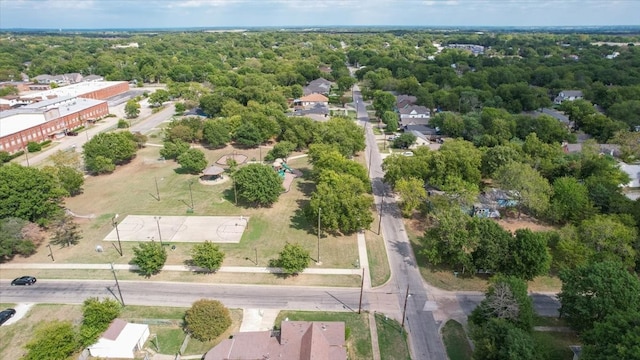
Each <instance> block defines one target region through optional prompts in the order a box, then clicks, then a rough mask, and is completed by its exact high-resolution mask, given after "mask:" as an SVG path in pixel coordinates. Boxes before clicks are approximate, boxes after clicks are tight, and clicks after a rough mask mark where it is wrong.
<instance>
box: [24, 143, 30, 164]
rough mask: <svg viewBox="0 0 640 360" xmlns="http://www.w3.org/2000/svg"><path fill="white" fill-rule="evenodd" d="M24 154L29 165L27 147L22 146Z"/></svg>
mask: <svg viewBox="0 0 640 360" xmlns="http://www.w3.org/2000/svg"><path fill="white" fill-rule="evenodd" d="M24 156H26V157H27V166H30V165H29V149H28V148H26V147H25V148H24Z"/></svg>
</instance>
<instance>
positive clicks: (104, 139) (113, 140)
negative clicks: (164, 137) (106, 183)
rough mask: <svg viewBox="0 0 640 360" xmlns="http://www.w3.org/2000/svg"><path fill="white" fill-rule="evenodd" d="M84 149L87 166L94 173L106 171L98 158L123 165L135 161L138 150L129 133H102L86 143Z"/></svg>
mask: <svg viewBox="0 0 640 360" xmlns="http://www.w3.org/2000/svg"><path fill="white" fill-rule="evenodd" d="M83 148H84V162H85V166H86V168H87V170H88V171H90V172H93V173H102V172H105V170H106V169H105V168H104V166H102V165H103V164H102V163H101V161H102V160H99V159H98V157H102V158H103V159H107V160H109V161H110V162H111V164H112V165H121V164H124V163H126V162H127V161H130V160H131V159H133V157H134V156H135V155H136V151H137V150H138V146H137V144H136V142H135V141H134V140H133V139H132V138H131V135H130V133H128V132H115V133H100V134H98V135H96V136H94V137H93V138H91V140H89V141H88V142H86V143H85V144H84V145H83Z"/></svg>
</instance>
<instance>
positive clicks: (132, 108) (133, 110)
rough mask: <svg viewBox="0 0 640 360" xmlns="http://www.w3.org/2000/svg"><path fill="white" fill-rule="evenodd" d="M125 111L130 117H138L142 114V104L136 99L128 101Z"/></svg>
mask: <svg viewBox="0 0 640 360" xmlns="http://www.w3.org/2000/svg"><path fill="white" fill-rule="evenodd" d="M124 113H125V115H127V118H129V119H135V118H137V117H138V115H140V104H139V103H138V102H137V101H136V100H135V99H131V100H129V101H127V104H126V105H125V106H124Z"/></svg>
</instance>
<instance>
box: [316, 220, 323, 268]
mask: <svg viewBox="0 0 640 360" xmlns="http://www.w3.org/2000/svg"><path fill="white" fill-rule="evenodd" d="M321 212H322V208H318V261H317V262H316V265H320V264H322V261H320V213H321Z"/></svg>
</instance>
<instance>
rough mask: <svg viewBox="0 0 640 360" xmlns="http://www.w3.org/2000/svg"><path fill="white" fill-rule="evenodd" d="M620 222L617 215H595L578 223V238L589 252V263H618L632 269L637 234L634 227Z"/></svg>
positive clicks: (620, 219)
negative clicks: (607, 261) (605, 261)
mask: <svg viewBox="0 0 640 360" xmlns="http://www.w3.org/2000/svg"><path fill="white" fill-rule="evenodd" d="M622 220H623V218H621V217H620V216H618V215H595V216H594V217H592V218H590V219H586V220H583V221H582V222H581V223H580V226H579V227H578V236H579V239H580V242H581V243H582V244H584V245H586V246H587V247H588V248H589V249H590V250H591V251H590V253H591V261H604V260H609V261H620V262H621V263H623V264H624V265H625V266H627V267H628V268H631V267H633V264H634V262H635V258H636V250H635V249H634V244H636V242H637V239H638V232H637V230H636V227H635V226H630V225H627V224H625V223H624V222H623V221H622Z"/></svg>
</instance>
